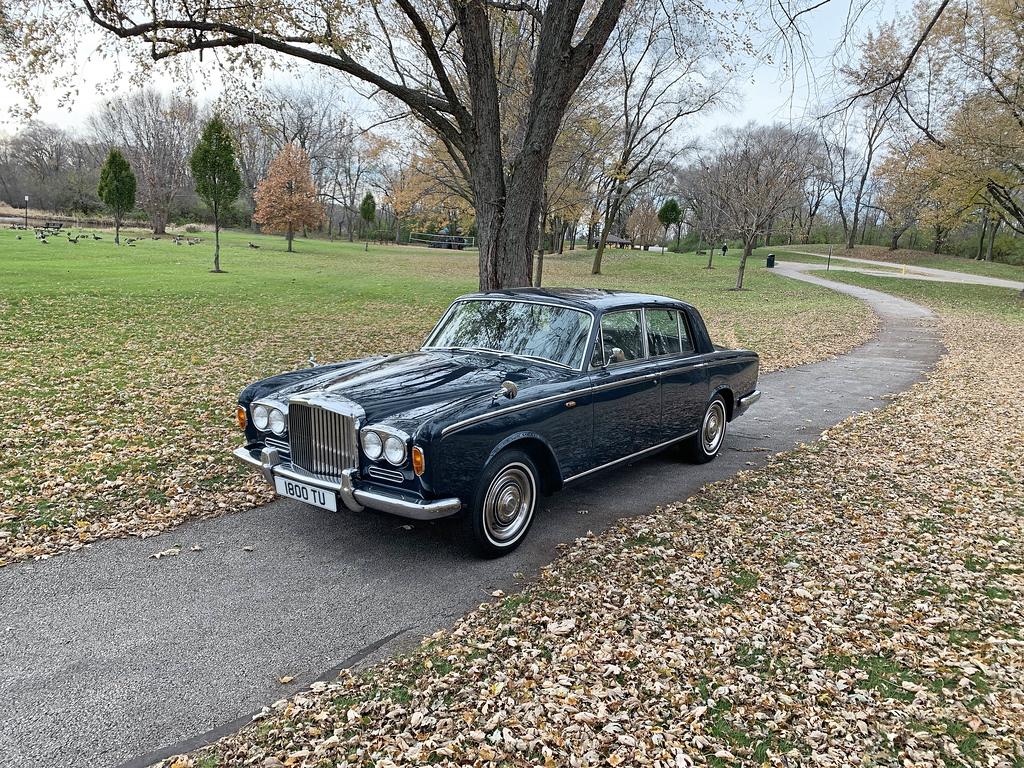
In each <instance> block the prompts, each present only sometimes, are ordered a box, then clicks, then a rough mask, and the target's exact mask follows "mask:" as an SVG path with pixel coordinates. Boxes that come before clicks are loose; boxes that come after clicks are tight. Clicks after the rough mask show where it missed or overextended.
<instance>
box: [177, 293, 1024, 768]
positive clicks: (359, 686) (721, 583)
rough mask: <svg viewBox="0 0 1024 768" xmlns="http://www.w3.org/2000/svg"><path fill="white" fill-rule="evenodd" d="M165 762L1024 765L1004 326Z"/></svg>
mask: <svg viewBox="0 0 1024 768" xmlns="http://www.w3.org/2000/svg"><path fill="white" fill-rule="evenodd" d="M941 317H942V326H943V329H944V331H945V335H946V345H947V348H948V354H947V355H946V356H945V357H943V359H942V360H941V361H940V363H939V364H938V366H937V369H936V370H935V372H934V373H933V374H932V375H931V376H929V377H928V379H927V380H926V381H925V382H923V383H922V384H919V385H918V386H916V387H915V388H914V389H913V390H912V391H910V392H909V393H906V394H905V395H903V396H901V397H899V398H898V399H897V400H896V401H895V402H893V403H892V404H891V405H889V406H888V407H887V408H885V409H883V410H876V411H873V412H871V413H868V414H864V415H861V416H859V417H856V418H852V419H850V420H848V421H847V422H846V423H844V424H841V425H839V426H837V427H835V428H833V429H831V430H828V431H827V432H826V433H824V435H823V436H822V438H821V439H820V440H819V441H817V442H815V443H814V444H812V445H810V446H805V447H802V448H799V449H797V450H795V451H792V452H790V453H788V454H782V455H780V456H778V457H776V458H775V459H774V460H773V461H771V462H769V463H768V464H767V465H766V466H765V467H764V468H762V469H759V470H754V471H750V472H746V473H741V474H740V475H739V476H737V477H736V478H734V479H732V480H730V481H726V482H723V483H718V484H716V485H712V486H708V487H707V488H705V489H704V490H703V491H702V492H701V493H700V494H699V495H697V496H696V497H694V498H692V499H690V500H688V501H685V502H682V501H681V502H679V503H675V504H672V505H671V506H669V507H667V508H665V509H660V510H657V511H655V513H654V514H652V515H649V516H647V517H643V518H637V519H631V520H627V521H624V522H622V523H621V524H620V525H619V526H618V527H616V528H615V529H613V530H610V531H608V532H606V533H604V534H602V535H599V536H589V537H587V538H584V539H580V540H578V541H576V542H575V543H574V544H572V545H571V546H568V547H567V548H566V549H565V551H564V553H563V554H562V556H561V557H560V558H559V559H558V560H557V562H555V563H554V564H553V565H552V566H550V567H548V568H547V569H545V571H544V572H543V574H542V576H541V577H540V579H539V580H538V582H537V583H535V584H533V585H531V586H529V587H528V588H527V589H526V590H525V591H524V592H522V593H521V594H517V595H514V596H502V595H500V594H497V595H496V596H495V597H496V598H497V599H495V600H494V601H493V602H491V603H489V604H483V605H481V606H479V608H478V609H477V610H475V611H473V612H471V613H470V614H468V615H467V616H466V617H465V618H464V619H463V620H462V621H460V622H459V623H458V624H457V625H456V626H455V627H454V628H453V629H452V630H450V631H445V632H438V633H437V634H436V635H435V636H433V637H432V638H428V639H427V640H426V641H425V643H424V645H423V646H422V648H421V649H420V650H419V651H418V652H416V653H412V654H408V655H405V656H400V657H396V658H393V659H391V660H389V661H387V662H384V663H382V664H380V665H377V666H376V667H373V668H372V669H369V670H365V671H363V672H360V673H343V674H342V676H341V677H339V678H338V679H337V680H336V681H334V682H331V683H318V684H316V685H314V686H313V689H312V690H310V691H308V692H305V693H303V694H301V695H299V696H296V697H294V698H292V699H290V700H282V701H280V702H277V703H276V704H274V705H273V706H272V707H269V708H267V709H266V710H264V713H263V714H262V715H261V716H259V717H258V718H257V720H256V721H255V722H254V723H253V724H251V725H250V726H247V727H246V728H245V729H243V730H242V731H241V732H239V733H238V734H236V735H233V736H231V737H228V738H225V739H223V740H222V741H221V742H219V743H218V744H217V745H216V746H215V747H214V748H212V749H210V750H206V751H203V752H201V753H198V754H195V755H191V756H179V757H176V758H172V759H171V760H168V761H166V762H165V765H168V766H169V765H178V766H191V765H204V766H209V765H230V766H242V765H257V766H264V767H265V768H273V767H274V766H281V765H288V766H319V767H321V768H323V767H326V766H340V765H372V766H380V767H381V768H390V766H395V765H427V764H438V765H480V766H596V765H611V766H618V765H627V766H634V765H639V766H660V767H662V768H683V767H685V766H689V765H694V764H710V765H779V766H795V765H806V766H840V765H851V766H852V765H885V766H901V767H903V768H914V767H915V766H944V765H946V766H957V765H963V766H1021V765H1024V746H1022V745H1024V457H1022V451H1021V446H1022V445H1024V411H1022V409H1021V408H1020V392H1021V382H1022V381H1024V345H1022V344H1021V343H1020V337H1021V332H1022V330H1024V322H1021V320H1020V319H1019V312H1017V314H1016V317H1013V318H1010V319H1007V318H1003V319H995V318H993V317H992V316H982V315H978V314H971V313H963V312H955V311H949V310H941Z"/></svg>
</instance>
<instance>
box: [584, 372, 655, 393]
mask: <svg viewBox="0 0 1024 768" xmlns="http://www.w3.org/2000/svg"><path fill="white" fill-rule="evenodd" d="M659 376H661V371H657V372H655V373H647V374H644V375H643V376H634V377H633V378H632V379H621V380H619V381H612V382H609V383H608V384H600V385H598V386H596V387H591V388H590V391H591V392H601V391H602V390H605V389H614V388H615V387H624V386H626V385H627V384H636V383H637V382H638V381H647V380H649V379H656V378H658V377H659Z"/></svg>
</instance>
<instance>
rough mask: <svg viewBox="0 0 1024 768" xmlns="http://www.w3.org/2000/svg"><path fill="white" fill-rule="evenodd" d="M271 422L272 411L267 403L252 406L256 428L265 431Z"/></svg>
mask: <svg viewBox="0 0 1024 768" xmlns="http://www.w3.org/2000/svg"><path fill="white" fill-rule="evenodd" d="M268 423H270V412H269V411H268V410H267V406H265V405H254V406H253V407H252V424H253V426H254V427H256V429H258V430H260V432H263V431H264V430H266V428H267V424H268Z"/></svg>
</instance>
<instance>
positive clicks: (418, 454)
mask: <svg viewBox="0 0 1024 768" xmlns="http://www.w3.org/2000/svg"><path fill="white" fill-rule="evenodd" d="M412 471H413V472H415V473H416V474H417V475H422V474H423V449H422V448H420V447H419V446H418V445H414V446H413V447H412Z"/></svg>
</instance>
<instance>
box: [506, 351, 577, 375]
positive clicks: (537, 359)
mask: <svg viewBox="0 0 1024 768" xmlns="http://www.w3.org/2000/svg"><path fill="white" fill-rule="evenodd" d="M504 354H506V355H509V356H511V357H521V358H523V359H524V360H533V361H535V362H538V363H547V364H548V365H557V366H559V367H560V368H568V369H569V370H570V371H574V370H576V369H575V368H573V367H572V366H571V365H569V364H568V363H560V362H558V361H557V360H552V359H551V358H548V357H540V356H539V355H520V354H517V353H515V352H505V353H504Z"/></svg>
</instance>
